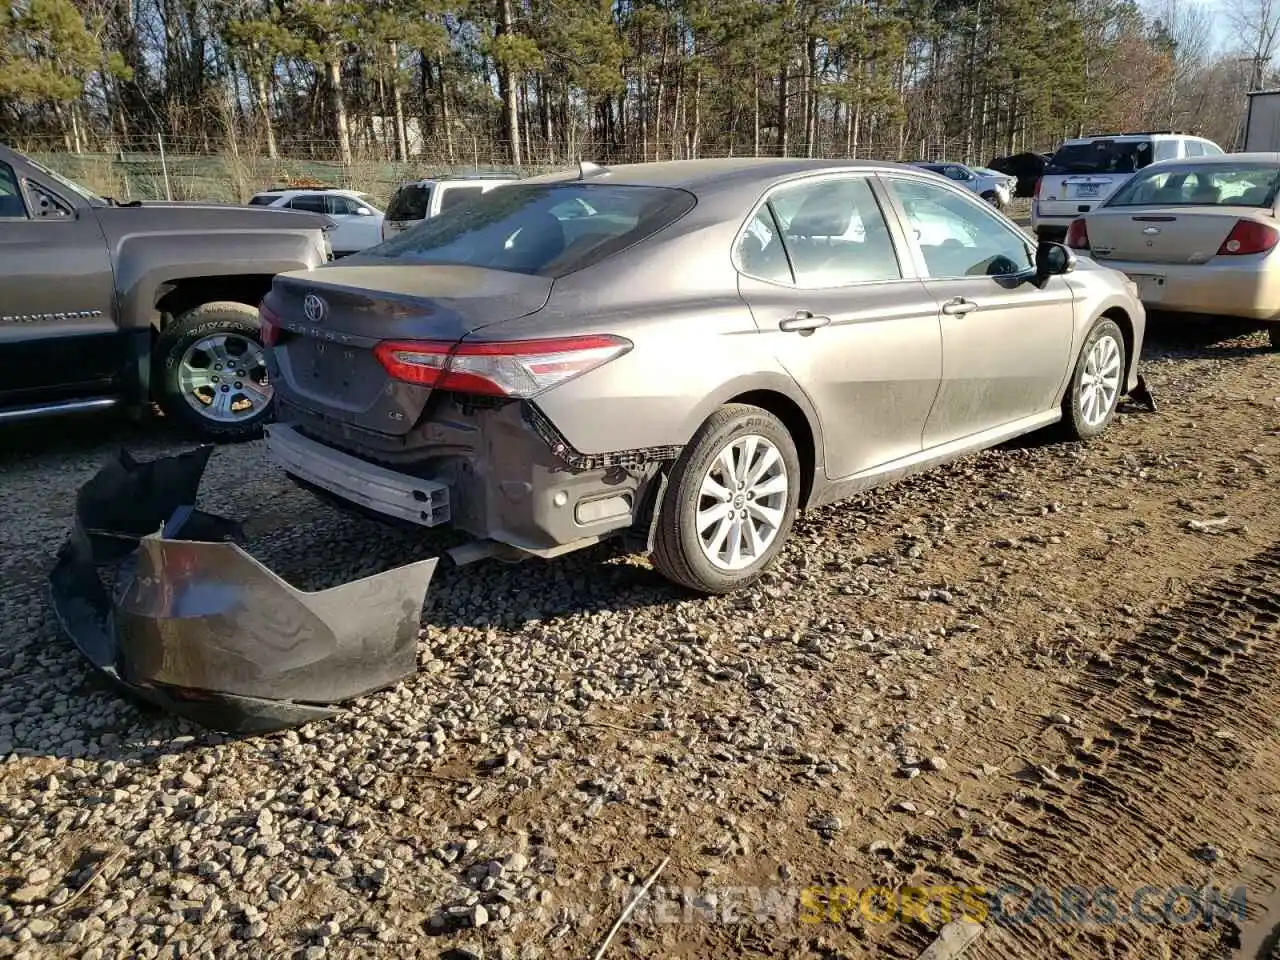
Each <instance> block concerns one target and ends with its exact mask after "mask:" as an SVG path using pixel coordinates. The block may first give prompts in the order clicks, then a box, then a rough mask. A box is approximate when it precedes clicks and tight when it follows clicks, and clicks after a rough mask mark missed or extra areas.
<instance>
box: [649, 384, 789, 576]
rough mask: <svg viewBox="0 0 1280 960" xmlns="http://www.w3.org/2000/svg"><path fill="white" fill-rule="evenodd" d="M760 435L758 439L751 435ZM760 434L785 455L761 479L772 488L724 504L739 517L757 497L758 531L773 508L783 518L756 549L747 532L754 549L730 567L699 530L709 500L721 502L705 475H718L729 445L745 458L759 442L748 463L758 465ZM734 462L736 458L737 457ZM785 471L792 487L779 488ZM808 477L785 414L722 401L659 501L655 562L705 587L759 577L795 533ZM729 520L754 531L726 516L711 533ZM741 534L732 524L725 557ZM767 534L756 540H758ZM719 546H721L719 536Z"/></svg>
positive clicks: (738, 494)
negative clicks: (715, 557)
mask: <svg viewBox="0 0 1280 960" xmlns="http://www.w3.org/2000/svg"><path fill="white" fill-rule="evenodd" d="M753 437H754V438H755V440H754V441H753V440H752V439H751V438H753ZM760 440H764V441H765V442H766V443H767V444H768V445H769V446H771V447H772V448H773V450H774V451H775V452H776V454H777V461H776V463H775V464H774V465H773V466H770V467H769V468H768V469H767V470H766V471H765V473H764V474H763V476H762V478H761V479H760V480H758V481H757V482H756V489H757V490H760V491H764V490H766V489H768V490H770V491H772V492H770V493H768V494H764V493H761V495H760V499H759V500H755V499H754V498H750V499H749V498H748V497H747V494H748V493H752V491H751V490H745V491H744V490H739V491H726V492H728V493H729V494H730V495H731V496H732V497H733V498H734V499H733V500H732V501H728V502H724V503H723V506H725V507H727V508H730V509H729V511H728V517H730V518H731V517H732V515H733V514H734V513H736V512H737V511H738V509H739V508H743V512H745V508H747V507H748V505H749V503H755V504H756V506H755V507H751V508H750V509H751V513H750V514H749V517H748V519H749V521H750V523H751V526H752V531H758V530H764V529H765V528H764V526H763V525H762V524H761V518H762V517H763V516H764V515H765V511H769V515H770V516H777V515H776V514H773V513H772V511H774V510H780V511H781V514H780V519H779V520H778V521H777V522H776V525H770V527H769V530H771V531H772V533H771V535H768V534H769V530H766V531H765V533H766V536H765V538H764V540H765V542H764V544H763V547H762V548H759V549H758V550H757V549H753V548H752V547H751V546H749V545H748V544H750V543H752V541H751V540H747V542H746V543H744V547H745V552H746V553H747V554H748V556H746V557H742V558H741V559H740V560H739V563H741V566H734V567H733V568H732V569H728V568H726V566H725V565H724V564H723V563H721V564H717V563H715V562H713V561H712V559H711V558H710V556H709V552H708V550H707V549H705V548H704V546H703V542H702V538H701V537H700V536H699V533H698V530H697V514H698V511H699V509H700V508H701V507H704V506H705V507H706V508H709V509H714V508H715V506H717V500H716V499H713V498H710V497H704V496H703V494H702V489H703V482H704V478H710V472H711V471H712V468H713V464H716V463H717V462H718V461H719V458H720V456H721V454H722V452H728V453H729V456H730V458H731V459H732V458H734V457H735V455H736V456H738V457H739V458H741V457H742V456H745V455H749V454H750V453H751V450H752V449H754V451H755V455H754V463H753V464H748V466H749V467H750V466H753V465H754V466H758V465H759V464H760V463H761V459H760V458H761V457H762V456H763V455H764V453H765V449H766V448H764V447H762V446H761V445H760ZM736 443H740V444H741V446H739V447H737V448H736V454H735V446H734V445H735V444H736ZM734 462H735V464H736V463H737V460H735V461H734ZM722 470H723V468H722V467H721V466H716V471H722ZM779 475H781V476H782V477H783V478H785V479H784V483H785V491H784V492H778V491H777V490H776V487H777V485H778V484H777V477H778V476H779ZM718 476H720V477H721V478H723V477H724V473H723V472H719V473H718ZM801 480H802V478H801V473H800V458H799V456H798V454H797V453H796V446H795V441H794V440H793V439H792V438H791V434H790V433H789V432H788V431H787V428H786V427H785V426H783V424H782V421H780V420H779V419H778V418H777V417H775V416H774V415H773V414H771V413H769V412H768V411H767V410H763V409H761V408H760V407H753V406H748V405H746V404H740V403H732V404H727V405H725V406H723V407H721V408H720V409H719V410H717V411H716V412H715V413H714V414H712V415H711V417H709V418H708V419H707V421H706V422H705V423H704V424H703V425H702V426H701V427H700V428H698V432H697V433H696V434H694V436H693V439H692V440H691V441H690V442H689V444H688V445H687V446H686V447H685V449H684V451H683V452H682V453H681V455H680V457H679V459H677V460H676V462H675V464H674V466H673V467H672V469H671V474H670V477H669V478H668V482H667V490H666V496H665V497H664V499H663V502H662V504H661V506H660V508H659V514H658V523H657V529H656V533H655V537H654V546H653V554H652V557H651V559H652V562H653V565H654V567H655V568H657V570H658V572H659V573H661V574H662V575H663V576H664V577H666V578H667V579H668V580H671V581H673V582H675V583H677V584H680V585H681V586H684V587H688V588H689V589H691V590H695V591H697V592H699V593H709V594H723V593H730V592H732V591H734V590H740V589H742V588H743V587H746V586H748V585H749V584H751V583H753V582H755V581H756V580H757V579H759V577H760V575H761V574H762V573H764V571H765V570H766V569H768V567H769V565H770V564H771V563H772V562H773V560H774V558H775V557H776V556H777V555H778V552H779V551H780V550H781V549H782V546H783V544H784V543H785V542H786V540H787V537H788V536H789V535H790V533H791V526H792V524H793V523H794V522H795V515H796V509H797V505H798V504H799V501H800V484H801ZM766 501H767V502H766ZM726 522H727V523H729V524H730V525H731V527H733V526H736V527H737V529H738V531H739V533H738V536H739V537H743V535H744V534H749V533H750V531H747V529H746V527H745V526H744V525H743V524H742V523H741V521H740V520H736V521H735V520H732V519H722V520H719V521H716V522H715V523H713V524H712V525H711V526H709V527H708V530H709V531H711V532H710V533H709V534H708V536H709V537H711V538H712V539H714V536H713V535H714V534H718V533H719V532H720V530H721V529H722V527H723V526H724V524H725V523H726ZM733 542H734V535H733V533H732V531H731V530H730V532H729V535H728V536H727V537H726V538H725V539H724V540H723V541H722V543H723V546H722V547H721V548H720V549H719V551H717V552H718V553H719V554H720V555H721V559H722V561H723V560H725V559H726V554H727V552H728V550H729V549H730V545H731V544H732V543H733ZM738 542H740V543H742V542H743V541H742V540H739V541H738ZM760 542H761V541H760V540H754V543H760ZM711 546H712V547H714V546H715V544H714V543H713V544H712V545H711ZM753 553H755V554H756V556H754V557H751V556H750V554H753Z"/></svg>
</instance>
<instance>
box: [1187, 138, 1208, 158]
mask: <svg viewBox="0 0 1280 960" xmlns="http://www.w3.org/2000/svg"><path fill="white" fill-rule="evenodd" d="M1187 156H1188V157H1203V156H1204V144H1203V143H1201V142H1200V141H1199V140H1188V141H1187Z"/></svg>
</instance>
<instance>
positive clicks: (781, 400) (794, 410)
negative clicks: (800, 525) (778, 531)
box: [725, 389, 819, 509]
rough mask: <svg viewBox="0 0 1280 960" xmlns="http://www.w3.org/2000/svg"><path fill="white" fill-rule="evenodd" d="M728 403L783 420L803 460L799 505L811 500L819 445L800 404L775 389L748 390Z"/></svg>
mask: <svg viewBox="0 0 1280 960" xmlns="http://www.w3.org/2000/svg"><path fill="white" fill-rule="evenodd" d="M725 403H741V404H746V405H747V406H752V407H760V408H761V409H762V410H767V411H769V413H772V414H773V415H774V416H775V417H777V418H778V419H779V420H781V421H782V424H783V426H785V427H786V428H787V432H788V433H790V434H791V440H792V442H793V443H795V446H796V454H797V455H798V456H799V459H800V473H801V477H800V508H801V509H804V507H805V506H806V505H807V504H808V503H809V498H810V496H811V495H812V494H813V486H814V480H815V478H816V476H817V468H818V449H819V447H818V444H817V437H816V436H815V435H814V429H813V425H812V424H811V423H810V421H809V417H808V415H807V414H806V413H805V412H804V410H803V409H802V408H801V407H800V405H799V404H798V403H796V402H795V401H794V400H792V399H791V398H790V397H788V396H787V395H786V394H784V393H780V392H778V391H776V390H767V389H766V390H749V391H746V392H745V393H740V394H737V395H736V396H734V397H731V398H729V399H728V400H726V401H725Z"/></svg>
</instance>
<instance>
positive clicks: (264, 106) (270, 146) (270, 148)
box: [253, 69, 277, 160]
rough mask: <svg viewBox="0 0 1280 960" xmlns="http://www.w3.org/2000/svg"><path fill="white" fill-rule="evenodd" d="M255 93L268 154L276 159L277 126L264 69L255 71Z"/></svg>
mask: <svg viewBox="0 0 1280 960" xmlns="http://www.w3.org/2000/svg"><path fill="white" fill-rule="evenodd" d="M253 93H254V98H255V99H256V100H257V101H258V114H259V116H261V117H262V133H263V135H264V136H265V137H266V138H267V156H268V157H269V158H270V159H272V160H274V159H276V156H277V149H276V128H275V125H274V124H273V123H272V122H271V95H270V92H269V90H268V88H267V77H266V74H265V73H264V72H263V70H262V69H258V70H255V71H254V72H253Z"/></svg>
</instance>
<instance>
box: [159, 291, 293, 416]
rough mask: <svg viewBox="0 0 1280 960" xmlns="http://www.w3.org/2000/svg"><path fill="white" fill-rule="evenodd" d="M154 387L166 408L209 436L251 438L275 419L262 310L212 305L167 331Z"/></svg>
mask: <svg viewBox="0 0 1280 960" xmlns="http://www.w3.org/2000/svg"><path fill="white" fill-rule="evenodd" d="M154 356H155V366H154V372H153V388H154V392H155V395H156V399H157V401H158V402H159V403H160V407H161V409H162V410H164V412H165V414H166V415H167V416H170V417H172V418H173V419H175V420H177V421H178V422H180V423H182V424H183V425H185V426H186V427H188V428H190V429H191V430H192V431H193V432H195V433H196V434H198V435H200V436H201V437H203V438H205V439H208V440H215V441H217V440H248V439H252V438H254V437H257V436H258V435H259V434H261V432H262V426H263V424H264V423H265V422H266V421H267V420H268V419H269V418H270V416H271V411H272V408H273V405H272V389H271V384H270V382H269V381H268V379H267V362H266V352H265V350H264V348H263V345H262V332H261V326H260V324H259V321H258V312H257V311H256V310H255V309H254V308H253V307H250V306H247V305H246V304H243V303H230V302H227V303H206V304H202V305H201V306H198V307H195V308H194V309H192V310H188V311H187V312H186V313H184V314H182V315H181V316H179V317H177V318H175V319H174V320H173V321H171V322H170V323H169V324H168V325H167V326H166V327H165V328H164V330H163V331H161V333H160V336H159V338H158V340H157V341H156V346H155V354H154Z"/></svg>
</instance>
